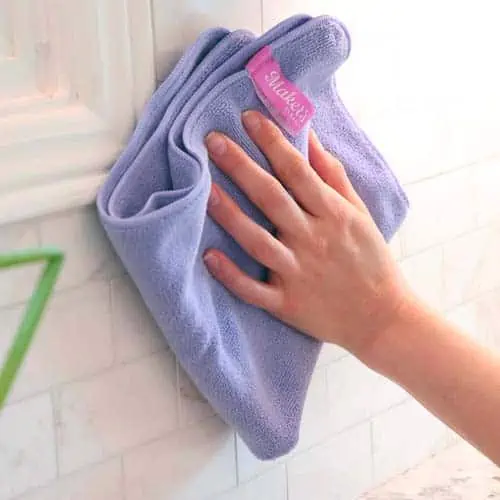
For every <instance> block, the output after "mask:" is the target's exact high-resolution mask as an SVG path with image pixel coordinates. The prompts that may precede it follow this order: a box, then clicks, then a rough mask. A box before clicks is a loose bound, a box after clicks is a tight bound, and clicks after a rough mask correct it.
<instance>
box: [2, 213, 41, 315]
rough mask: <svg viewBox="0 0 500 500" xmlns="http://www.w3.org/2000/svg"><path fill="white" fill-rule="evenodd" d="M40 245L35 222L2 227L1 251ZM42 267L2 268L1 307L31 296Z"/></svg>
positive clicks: (34, 265)
mask: <svg viewBox="0 0 500 500" xmlns="http://www.w3.org/2000/svg"><path fill="white" fill-rule="evenodd" d="M37 246H39V238H38V230H37V227H36V226H34V225H33V224H28V223H25V224H24V223H23V224H13V225H11V226H6V227H0V252H1V253H5V252H9V251H12V250H18V249H22V248H32V247H37ZM40 269H41V267H40V266H39V265H38V264H33V265H32V266H29V267H28V266H23V267H22V268H13V267H11V268H8V269H0V276H1V279H0V307H2V306H5V305H8V304H14V303H17V302H21V301H24V300H26V299H28V298H29V297H30V296H31V293H32V291H33V289H34V288H35V284H36V280H37V277H38V274H39V272H40Z"/></svg>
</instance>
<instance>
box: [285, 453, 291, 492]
mask: <svg viewBox="0 0 500 500" xmlns="http://www.w3.org/2000/svg"><path fill="white" fill-rule="evenodd" d="M289 479H290V474H289V472H288V460H287V461H286V462H285V500H289V499H290V488H289V485H288V481H289Z"/></svg>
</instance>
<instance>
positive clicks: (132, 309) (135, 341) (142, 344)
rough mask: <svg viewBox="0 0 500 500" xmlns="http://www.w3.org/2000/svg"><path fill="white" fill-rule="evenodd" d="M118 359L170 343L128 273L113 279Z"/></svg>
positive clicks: (139, 354)
mask: <svg viewBox="0 0 500 500" xmlns="http://www.w3.org/2000/svg"><path fill="white" fill-rule="evenodd" d="M111 308H112V316H113V343H114V346H115V352H116V360H117V361H118V362H122V361H130V360H132V359H135V358H139V357H141V356H144V355H146V354H151V353H153V352H155V351H158V350H159V349H161V348H165V347H166V341H165V338H164V337H163V335H162V333H161V331H160V329H159V328H158V326H157V325H156V323H155V321H154V319H153V317H152V316H151V313H150V312H149V311H148V309H147V308H146V306H145V304H144V301H143V300H142V298H141V296H140V294H139V291H138V290H137V288H136V287H135V285H134V284H133V283H132V281H131V279H130V278H129V277H128V276H123V277H121V278H117V279H114V280H112V281H111Z"/></svg>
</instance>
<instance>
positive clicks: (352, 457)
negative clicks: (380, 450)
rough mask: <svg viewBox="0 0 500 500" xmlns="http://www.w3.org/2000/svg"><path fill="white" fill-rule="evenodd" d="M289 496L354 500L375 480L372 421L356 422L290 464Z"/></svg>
mask: <svg viewBox="0 0 500 500" xmlns="http://www.w3.org/2000/svg"><path fill="white" fill-rule="evenodd" d="M287 469H288V498H289V499H290V500H308V499H310V498H314V499H315V500H323V499H324V500H327V499H328V500H353V499H355V498H357V496H358V495H359V494H360V493H362V492H363V491H364V490H365V489H367V488H368V487H369V486H370V484H371V482H372V453H371V446H370V425H369V424H368V423H366V424H362V425H359V426H356V427H354V428H352V429H349V430H348V431H345V432H343V433H342V434H339V435H337V436H336V437H334V438H333V439H332V440H329V441H326V442H325V443H323V444H321V445H320V446H317V447H314V448H312V449H311V450H309V452H308V453H305V454H303V455H300V456H298V457H295V458H292V459H291V460H290V461H289V462H288V464H287Z"/></svg>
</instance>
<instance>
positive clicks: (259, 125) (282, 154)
mask: <svg viewBox="0 0 500 500" xmlns="http://www.w3.org/2000/svg"><path fill="white" fill-rule="evenodd" d="M242 121H243V125H244V126H245V128H246V130H247V132H248V135H249V136H250V138H251V139H252V140H253V141H254V142H255V144H256V145H257V146H258V147H259V149H260V150H261V151H262V152H263V153H264V154H265V155H266V157H267V159H268V160H269V163H270V164H271V166H272V168H273V171H274V173H275V174H276V176H277V177H278V178H279V179H280V180H281V182H282V183H283V184H284V185H285V186H286V187H287V188H288V189H290V191H291V192H292V194H293V196H294V197H295V199H296V200H297V202H298V203H300V205H301V206H302V207H303V208H304V210H306V211H308V212H309V213H311V214H313V215H319V214H320V213H322V211H323V210H322V209H323V208H324V197H325V192H324V189H323V187H324V186H323V183H322V182H321V179H320V178H319V176H318V175H317V174H316V172H314V170H313V169H311V168H310V166H309V164H308V162H307V161H306V160H305V159H304V157H303V156H302V155H301V154H300V153H299V151H297V149H296V148H295V147H294V146H292V144H291V143H290V142H289V141H288V140H287V139H286V137H285V136H284V135H283V134H282V133H281V130H280V129H279V128H278V127H277V126H276V125H275V124H274V123H273V122H271V121H270V120H268V119H266V118H265V117H264V116H263V115H261V114H260V113H258V112H257V111H245V113H243V116H242Z"/></svg>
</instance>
